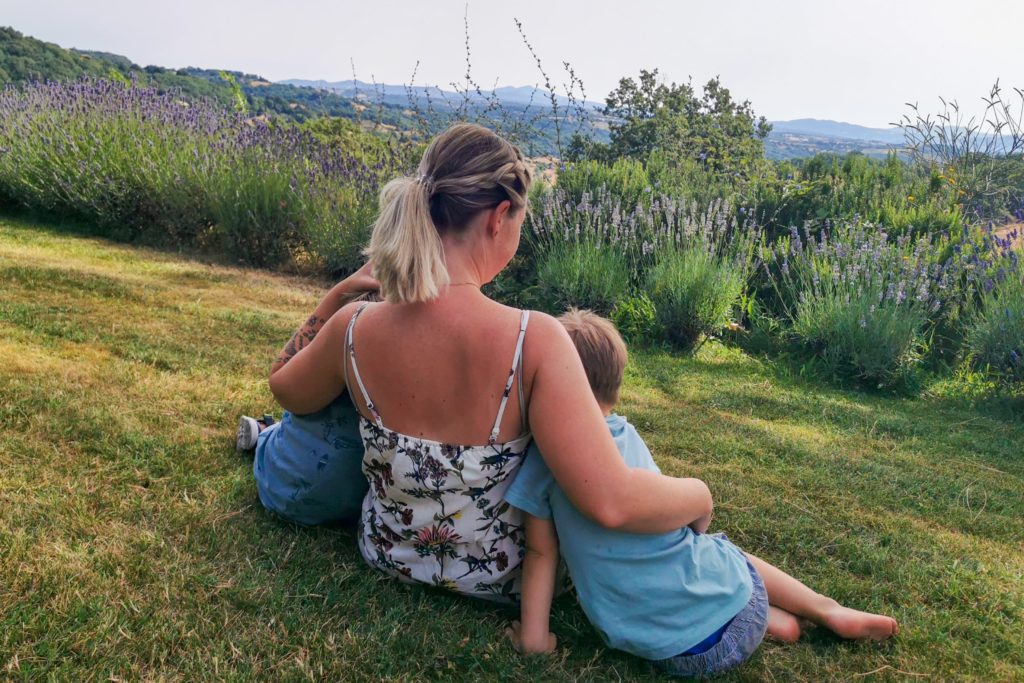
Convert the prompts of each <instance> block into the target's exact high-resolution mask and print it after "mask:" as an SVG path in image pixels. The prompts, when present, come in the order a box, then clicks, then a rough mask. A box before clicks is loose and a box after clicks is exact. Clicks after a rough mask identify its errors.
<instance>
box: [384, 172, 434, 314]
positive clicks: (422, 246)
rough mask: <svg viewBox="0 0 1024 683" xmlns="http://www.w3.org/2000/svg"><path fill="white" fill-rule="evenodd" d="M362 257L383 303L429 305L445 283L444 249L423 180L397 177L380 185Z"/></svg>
mask: <svg viewBox="0 0 1024 683" xmlns="http://www.w3.org/2000/svg"><path fill="white" fill-rule="evenodd" d="M366 255H367V256H368V257H369V259H370V262H371V263H372V264H373V265H372V268H373V275H374V277H376V278H377V281H378V282H380V294H381V296H382V297H383V298H384V299H385V300H386V301H391V302H395V303H412V302H415V301H429V300H430V299H433V298H436V297H437V295H438V294H440V292H441V287H443V286H444V285H446V284H448V269H447V268H446V267H445V264H444V248H443V247H442V245H441V237H440V235H438V234H437V228H435V227H434V221H433V219H431V217H430V205H429V203H428V199H427V188H426V187H425V186H424V184H423V183H422V182H420V181H418V180H415V179H413V178H397V179H395V180H392V181H391V182H389V183H388V184H387V185H385V186H384V189H383V190H381V193H380V215H379V216H378V217H377V222H376V223H374V225H373V234H372V236H371V237H370V245H369V247H367V249H366Z"/></svg>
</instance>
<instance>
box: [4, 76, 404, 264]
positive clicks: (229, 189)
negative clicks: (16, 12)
mask: <svg viewBox="0 0 1024 683" xmlns="http://www.w3.org/2000/svg"><path fill="white" fill-rule="evenodd" d="M370 149H371V148H369V147H367V148H359V149H358V150H357V152H358V153H349V152H348V151H346V150H345V149H344V148H343V147H341V146H339V145H329V144H325V143H322V142H320V141H318V139H317V138H316V137H315V136H314V134H312V133H310V132H308V131H303V130H299V129H298V128H297V127H296V126H294V125H292V124H282V123H278V122H275V121H272V120H271V121H268V120H266V119H264V118H255V119H250V118H246V117H245V116H244V115H242V114H239V113H233V112H229V111H226V110H224V109H223V108H221V107H220V106H219V105H216V104H213V103H211V102H205V101H194V102H189V101H185V100H182V99H181V98H180V96H179V95H178V94H176V93H161V92H159V91H157V90H155V89H150V88H139V87H135V86H134V85H132V84H131V83H127V84H126V83H113V82H106V81H88V80H86V81H79V82H74V83H46V84H40V83H35V84H29V85H26V86H24V87H23V88H20V89H15V88H9V89H7V90H5V91H3V92H2V93H0V196H6V197H7V198H9V200H10V201H11V202H14V203H16V204H17V205H20V206H24V207H28V208H31V209H35V210H39V211H43V212H47V213H51V214H57V215H61V216H71V217H74V218H78V219H82V220H85V221H88V222H90V223H93V224H95V225H96V226H97V227H98V228H99V230H100V231H101V232H102V233H103V234H105V235H107V236H110V237H113V238H115V239H123V240H144V241H148V242H156V243H162V244H167V245H172V246H176V247H200V248H208V249H214V250H219V251H223V252H227V253H229V254H231V255H232V256H234V257H235V258H237V259H238V260H241V261H244V262H247V263H251V264H254V265H274V264H278V263H281V262H284V261H288V260H290V259H294V258H296V257H301V258H303V259H304V260H306V261H311V262H312V263H313V264H314V265H315V266H317V267H319V268H321V269H327V270H336V269H341V270H346V269H352V268H355V267H357V266H358V265H359V261H360V258H359V256H358V252H359V249H358V245H357V244H356V242H357V241H359V240H361V239H362V238H363V237H364V236H365V227H364V226H365V225H368V223H369V221H370V216H372V214H373V212H374V211H375V208H376V195H377V188H378V187H379V185H380V183H381V181H382V180H384V179H386V178H388V177H390V176H392V175H394V174H395V173H396V172H397V171H398V170H400V168H401V166H402V164H403V163H404V162H403V160H402V158H401V157H400V156H399V155H397V154H391V153H389V152H388V149H389V148H387V147H386V146H385V148H384V149H377V148H373V150H372V151H373V152H374V155H373V156H372V158H371V157H370V156H369V151H368V150H370ZM360 155H362V156H360ZM364 157H365V158H364Z"/></svg>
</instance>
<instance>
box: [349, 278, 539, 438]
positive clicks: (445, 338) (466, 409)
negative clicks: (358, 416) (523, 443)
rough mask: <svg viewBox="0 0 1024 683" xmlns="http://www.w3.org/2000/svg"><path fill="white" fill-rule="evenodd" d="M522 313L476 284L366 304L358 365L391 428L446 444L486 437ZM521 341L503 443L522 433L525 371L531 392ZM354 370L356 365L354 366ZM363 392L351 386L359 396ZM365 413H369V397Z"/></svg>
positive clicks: (356, 339)
mask: <svg viewBox="0 0 1024 683" xmlns="http://www.w3.org/2000/svg"><path fill="white" fill-rule="evenodd" d="M520 320H521V312H520V311H518V310H516V309H514V308H510V307H507V306H502V305H501V304H497V303H495V302H493V301H490V300H489V299H487V298H486V297H484V296H483V295H481V294H480V292H479V291H477V290H476V289H472V290H471V291H465V290H464V291H458V289H456V288H453V291H451V292H449V293H447V294H446V295H445V296H442V297H440V298H439V299H437V300H436V301H432V302H430V303H424V304H401V305H393V304H388V303H379V304H373V305H371V306H369V307H368V308H367V309H366V310H365V311H364V312H363V314H362V315H361V316H360V317H359V320H358V323H357V325H356V326H355V329H354V331H353V344H354V348H355V357H356V362H357V363H358V365H359V372H360V375H361V377H362V379H363V382H364V384H365V386H366V389H367V392H368V393H369V395H370V396H371V397H372V399H373V401H374V404H375V407H376V408H377V411H378V413H379V414H380V416H381V421H382V422H383V423H384V425H385V426H386V427H388V429H391V430H393V431H396V432H400V433H403V434H407V435H409V436H414V437H418V438H423V439H429V440H432V441H440V442H443V443H452V444H463V445H479V444H485V443H487V440H488V437H489V436H490V431H491V428H492V426H493V424H494V417H495V415H496V413H497V411H498V406H499V404H500V403H501V397H502V392H503V390H504V388H505V382H506V380H507V379H508V373H509V370H510V368H511V367H512V361H513V354H514V352H515V347H516V340H517V338H518V336H519V328H520ZM528 340H529V333H527V341H526V342H525V343H524V359H523V361H522V365H523V366H524V367H523V368H522V370H523V373H522V374H520V373H517V375H516V377H515V379H514V382H513V385H512V392H511V394H510V400H509V401H508V404H507V406H506V408H505V412H504V415H503V417H502V420H501V429H500V431H499V434H498V439H497V440H498V442H499V443H500V442H503V441H509V440H511V439H514V438H516V437H517V436H520V435H521V433H522V432H523V429H522V424H523V420H522V414H521V411H520V406H519V401H518V400H516V398H515V397H516V395H517V393H518V391H519V387H518V383H519V381H520V378H521V377H524V378H526V379H525V381H524V386H523V390H524V395H525V396H526V397H529V389H530V384H531V382H530V379H529V378H530V376H531V374H530V369H531V367H530V364H529V363H528V362H527V358H526V356H527V352H526V351H525V348H526V347H527V346H528V345H529V341H528ZM349 370H350V373H351V367H350V368H349ZM358 394H359V392H352V395H353V396H358ZM358 405H359V408H360V412H361V413H362V414H363V415H364V416H366V417H368V418H369V417H370V411H369V410H367V407H366V403H365V401H363V400H362V399H361V397H360V398H359V400H358Z"/></svg>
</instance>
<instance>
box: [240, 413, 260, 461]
mask: <svg viewBox="0 0 1024 683" xmlns="http://www.w3.org/2000/svg"><path fill="white" fill-rule="evenodd" d="M259 435H260V426H259V424H257V423H256V419H255V418H252V417H249V416H248V415H243V416H242V417H240V418H238V436H237V437H235V450H236V451H238V452H239V453H243V452H245V451H251V450H252V449H254V448H256V437H258V436H259Z"/></svg>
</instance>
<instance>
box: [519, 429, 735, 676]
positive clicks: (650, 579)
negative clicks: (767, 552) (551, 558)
mask: <svg viewBox="0 0 1024 683" xmlns="http://www.w3.org/2000/svg"><path fill="white" fill-rule="evenodd" d="M606 422H607V423H608V428H609V429H610V430H611V433H612V437H613V438H614V439H615V445H616V446H618V448H619V452H620V453H622V457H623V459H624V460H625V461H626V464H627V465H629V466H630V467H632V468H643V469H648V470H654V471H658V466H657V465H655V464H654V459H653V458H652V457H651V452H650V451H649V450H648V449H647V445H646V444H644V442H643V439H641V438H640V435H639V434H637V432H636V429H634V428H633V426H632V425H631V424H629V423H628V422H627V421H626V418H624V417H621V416H619V415H611V416H609V417H608V418H606ZM505 500H506V501H508V502H509V503H510V504H512V505H514V506H515V507H517V508H519V509H521V510H523V511H525V512H527V513H529V514H531V515H533V516H535V517H541V518H543V519H554V522H555V528H556V529H557V531H558V543H559V549H560V552H561V555H562V557H563V558H564V560H565V563H566V566H568V568H569V574H570V576H572V581H573V584H574V585H575V586H576V592H577V594H578V595H579V600H580V605H581V606H582V607H583V611H584V612H585V613H586V615H587V618H589V619H590V622H591V623H592V624H593V625H594V627H595V628H597V630H598V631H599V632H600V633H601V635H602V636H603V637H604V639H605V642H607V643H608V645H609V646H610V647H613V648H616V649H618V650H624V651H626V652H629V653H632V654H634V655H637V656H638V657H643V658H645V659H650V660H657V659H666V658H668V657H674V656H675V655H678V654H681V653H683V652H685V651H687V650H689V649H690V648H691V647H693V646H695V645H697V644H698V643H700V642H701V641H703V640H704V639H705V638H707V637H708V636H710V635H711V634H712V633H714V632H715V631H717V630H718V629H719V628H721V627H722V626H724V625H725V624H726V623H727V622H728V621H729V620H730V619H732V618H733V617H734V616H736V615H737V614H738V613H739V612H740V610H741V609H743V607H744V605H746V603H747V601H748V600H750V595H751V591H752V586H751V579H750V571H749V570H748V569H747V563H746V558H745V557H744V556H743V553H742V552H741V551H740V550H739V549H738V548H736V546H734V545H732V543H730V542H729V541H727V540H725V539H723V538H717V537H715V536H710V535H706V534H696V533H694V532H693V531H692V530H690V529H689V528H683V529H680V530H678V531H672V532H669V533H664V534H634V533H628V532H622V531H610V530H608V529H604V528H602V527H600V526H598V525H597V524H596V523H594V522H592V521H590V520H589V519H587V518H585V517H584V516H583V515H582V514H580V513H579V512H578V511H577V510H576V508H575V507H573V505H572V503H570V502H569V499H568V498H567V497H566V495H565V493H563V491H562V489H561V488H560V487H559V486H558V484H557V483H556V482H555V479H554V477H553V476H552V474H551V471H550V470H549V469H548V467H547V465H546V464H545V463H544V459H543V457H542V456H541V454H540V451H538V450H537V447H536V446H531V447H530V450H529V451H528V452H527V455H526V461H525V462H524V463H523V464H522V466H521V467H520V468H519V471H518V473H517V474H516V479H515V481H514V482H513V483H512V486H510V487H509V489H508V491H507V492H506V493H505Z"/></svg>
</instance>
